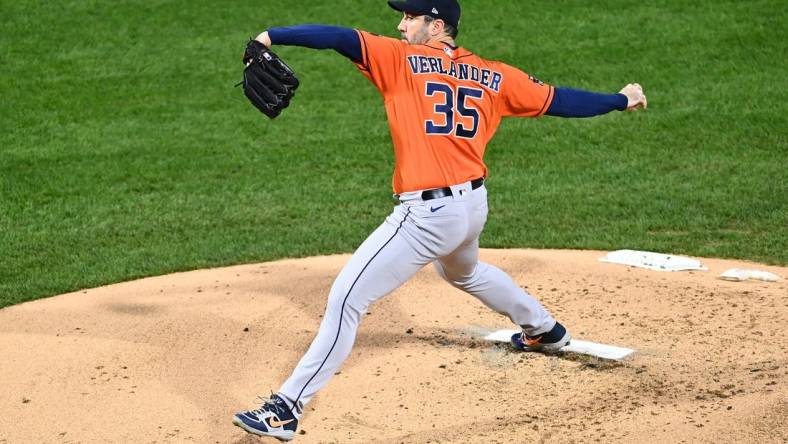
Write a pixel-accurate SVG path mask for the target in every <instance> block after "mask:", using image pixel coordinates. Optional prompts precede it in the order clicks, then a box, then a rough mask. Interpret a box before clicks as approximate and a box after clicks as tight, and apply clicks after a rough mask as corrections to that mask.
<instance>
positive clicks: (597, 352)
mask: <svg viewBox="0 0 788 444" xmlns="http://www.w3.org/2000/svg"><path fill="white" fill-rule="evenodd" d="M519 332H520V330H498V331H495V332H492V333H490V334H488V335H487V336H485V337H484V339H485V340H487V341H493V342H506V343H509V342H511V339H512V335H513V334H515V333H519ZM560 351H561V352H573V353H582V354H584V355H591V356H596V357H598V358H602V359H612V360H615V361H620V360H622V359H624V358H626V357H627V356H630V355H632V354H633V353H635V350H632V349H631V348H624V347H616V346H615V345H607V344H598V343H596V342H590V341H581V340H579V339H574V338H573V339H572V341H571V342H570V343H569V345H567V346H566V347H564V348H562V349H561V350H560Z"/></svg>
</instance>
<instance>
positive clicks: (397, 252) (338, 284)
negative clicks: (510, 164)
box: [279, 182, 556, 416]
mask: <svg viewBox="0 0 788 444" xmlns="http://www.w3.org/2000/svg"><path fill="white" fill-rule="evenodd" d="M451 188H452V194H453V195H452V196H448V197H443V198H439V199H431V200H428V201H424V200H422V199H421V193H420V192H411V193H404V194H402V195H400V196H399V198H400V202H401V203H400V205H397V206H396V207H395V208H394V211H393V212H392V213H391V215H389V216H388V217H387V218H386V221H385V222H384V223H383V224H381V225H380V226H379V227H378V228H377V229H376V230H375V231H374V232H373V233H372V234H371V235H370V236H369V237H368V238H367V239H366V240H365V241H364V242H363V243H362V244H361V246H360V247H359V248H358V250H356V252H355V253H354V254H353V257H352V258H351V259H350V261H349V262H348V263H347V265H345V267H344V268H343V269H342V271H341V272H340V273H339V276H338V277H337V278H336V280H335V281H334V284H333V286H332V287H331V292H330V293H329V296H328V304H327V306H326V313H325V316H324V317H323V321H322V323H321V324H320V330H319V331H318V333H317V336H316V337H315V339H314V340H313V341H312V345H310V347H309V350H307V352H306V354H305V355H304V356H303V357H302V358H301V360H300V361H299V362H298V365H297V366H296V368H295V370H294V371H293V374H292V375H291V376H290V378H288V379H287V381H286V382H285V383H284V385H282V387H281V388H280V389H279V394H280V395H281V396H283V397H284V398H285V400H286V401H288V403H289V404H290V406H291V408H292V407H293V405H294V404H295V405H297V406H298V408H296V409H293V412H294V413H296V415H297V416H300V413H301V412H302V411H303V406H304V405H306V404H307V403H308V402H309V401H310V400H311V399H312V397H313V396H314V395H315V394H316V393H317V392H318V391H319V390H320V389H321V388H322V387H323V386H324V385H325V384H326V383H327V382H328V381H329V379H330V378H331V376H333V375H334V373H336V372H337V371H338V370H339V368H340V366H341V365H342V363H343V362H344V361H345V359H346V358H347V356H348V355H349V354H350V350H351V349H352V348H353V343H354V342H355V339H356V331H357V329H358V325H359V321H360V320H361V317H362V316H363V315H364V314H365V313H366V312H367V308H368V307H369V305H370V304H371V303H373V302H375V301H377V300H378V299H380V298H382V297H383V296H385V295H387V294H389V293H391V292H392V291H394V290H396V289H397V288H398V287H399V286H400V285H402V284H403V283H405V282H406V281H407V280H408V279H410V278H411V277H412V276H413V275H414V274H416V273H417V272H418V271H419V270H420V269H421V268H422V267H424V266H425V265H427V264H429V263H433V264H434V265H435V269H436V270H437V272H438V274H439V275H440V276H441V277H443V278H444V279H445V280H446V281H448V282H449V283H450V284H451V285H453V286H455V287H457V288H459V289H461V290H464V291H466V292H467V293H470V294H471V295H473V296H475V297H477V298H478V299H479V300H480V301H481V302H483V303H484V304H485V305H487V306H488V307H490V308H491V309H493V310H495V311H497V312H498V313H501V314H504V315H507V316H508V317H509V319H511V320H512V322H514V323H515V324H517V325H520V326H522V327H523V329H524V330H525V332H526V333H528V334H529V335H536V334H541V333H544V332H547V331H550V330H551V329H552V328H553V327H554V326H555V322H556V321H555V319H553V317H552V316H550V314H549V313H548V312H547V311H546V310H545V309H544V307H543V306H542V305H541V304H540V303H539V302H538V301H537V300H536V299H534V298H533V297H532V296H531V295H529V294H528V293H527V292H525V291H524V290H523V289H522V288H520V287H519V286H518V285H517V284H515V283H514V281H512V279H511V277H509V275H507V274H506V273H504V272H503V271H501V270H500V269H498V268H496V267H494V266H492V265H489V264H485V263H483V262H479V235H480V234H481V232H482V229H483V228H484V224H485V222H486V220H487V190H486V188H485V187H484V186H481V187H479V188H477V189H475V190H472V189H471V184H470V182H466V183H463V184H460V185H456V186H452V187H451Z"/></svg>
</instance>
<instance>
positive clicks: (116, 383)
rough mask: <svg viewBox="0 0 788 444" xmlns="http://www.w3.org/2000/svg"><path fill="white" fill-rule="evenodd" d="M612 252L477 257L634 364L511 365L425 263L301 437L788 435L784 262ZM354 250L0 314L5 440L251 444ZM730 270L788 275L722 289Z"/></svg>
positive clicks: (532, 356) (390, 302)
mask: <svg viewBox="0 0 788 444" xmlns="http://www.w3.org/2000/svg"><path fill="white" fill-rule="evenodd" d="M603 254H604V253H603V252H594V251H581V252H578V251H540V250H483V251H482V260H484V261H487V262H490V263H493V264H495V265H498V266H500V267H501V268H503V269H504V270H506V271H507V272H509V273H510V274H511V275H512V277H513V278H514V279H515V281H516V282H518V283H520V284H521V285H523V286H524V287H525V288H527V289H528V291H529V292H531V293H532V294H533V295H534V296H536V297H537V298H538V299H540V300H541V301H542V302H543V303H544V304H545V306H547V307H548V309H549V310H551V312H552V313H553V314H554V315H555V316H556V317H557V318H558V319H559V320H560V321H561V322H562V323H563V324H564V325H566V326H567V327H568V328H569V329H570V330H571V331H572V332H573V334H574V336H575V337H576V338H582V339H587V340H592V341H596V342H604V343H609V344H615V345H620V346H626V347H630V348H634V349H637V351H638V353H637V354H636V355H635V356H634V357H633V358H632V359H629V360H627V361H623V362H606V361H600V360H596V359H593V358H588V357H583V356H580V355H569V354H565V355H558V356H546V355H542V354H536V353H518V352H514V351H512V350H511V349H510V348H509V347H508V346H504V345H498V344H492V343H487V342H484V341H482V340H481V339H479V338H480V336H481V335H483V334H484V333H486V332H489V331H492V330H496V329H501V328H513V326H512V324H511V323H510V322H509V320H508V319H506V318H505V317H504V316H501V315H499V314H497V313H494V312H492V311H491V310H489V309H487V308H486V307H484V306H483V305H481V304H480V303H479V302H478V301H477V300H475V299H474V298H473V297H471V296H469V295H466V294H465V293H462V292H460V291H459V290H456V289H454V288H452V287H450V286H449V285H448V284H446V283H445V282H443V281H442V280H441V279H440V278H439V277H438V276H437V275H436V274H435V272H434V271H433V270H432V269H431V267H428V268H426V269H425V270H423V271H422V272H421V273H419V274H418V275H417V276H416V277H415V278H414V279H413V280H411V281H410V282H408V283H407V284H405V285H404V286H403V287H402V288H400V289H399V290H397V291H396V292H395V293H393V294H391V295H389V296H388V297H386V298H384V299H383V300H382V301H380V302H378V303H377V304H374V305H373V306H372V307H371V308H370V312H369V314H368V315H366V316H365V318H364V320H363V322H362V324H361V328H360V330H359V335H358V339H357V342H356V346H355V348H354V350H353V352H352V353H351V355H350V358H349V359H348V360H347V362H346V363H345V365H344V367H343V368H342V370H341V371H340V372H339V373H338V374H336V376H335V377H334V378H333V379H332V380H331V382H330V383H329V384H328V386H327V387H326V388H325V389H324V390H323V391H321V392H320V393H319V394H318V395H317V396H316V397H315V399H314V400H313V402H312V403H310V404H309V405H308V406H307V409H306V414H305V416H304V418H303V419H302V421H301V424H300V425H301V427H300V433H299V434H298V435H297V436H296V440H295V441H294V442H296V443H304V444H306V443H392V444H393V443H428V442H432V443H527V442H644V443H645V442H671V443H675V442H692V443H695V442H708V443H712V442H714V443H719V442H758V443H762V442H786V441H788V420H786V418H788V388H787V387H786V382H788V334H787V333H788V285H787V284H786V281H785V280H784V279H785V278H786V277H788V268H786V267H773V266H765V265H758V264H752V263H747V262H743V261H731V260H716V259H704V260H702V263H703V264H704V265H705V266H707V267H709V269H710V270H709V271H705V272H700V271H698V272H680V273H666V272H657V271H649V270H643V269H635V268H629V267H624V266H620V265H612V264H605V263H600V262H598V261H597V259H598V258H599V257H601V256H602V255H603ZM348 257H349V256H347V255H341V256H329V257H316V258H307V259H299V260H283V261H278V262H271V263H264V264H256V265H244V266H237V267H230V268H222V269H213V270H200V271H194V272H188V273H179V274H175V275H170V276H161V277H155V278H149V279H143V280H139V281H135V282H127V283H122V284H117V285H112V286H108V287H102V288H97V289H92V290H87V291H80V292H76V293H72V294H67V295H62V296H58V297H54V298H49V299H45V300H39V301H35V302H30V303H26V304H22V305H19V306H14V307H9V308H5V309H2V310H0V356H2V359H0V381H2V382H0V386H1V387H2V390H0V391H1V392H2V396H0V443H3V444H6V443H9V444H10V443H34V442H35V443H107V442H117V443H170V442H173V443H174V442H197V443H255V442H277V441H275V440H273V439H261V438H255V437H251V436H247V435H246V434H245V433H244V432H243V431H241V430H240V429H238V428H237V427H235V426H233V425H232V424H231V418H232V415H233V414H234V413H235V412H237V411H239V410H245V409H247V408H250V407H256V405H255V404H254V398H255V395H257V394H260V395H263V396H267V395H268V394H269V393H270V392H271V391H275V390H277V389H278V388H279V384H281V383H282V382H283V380H284V379H285V378H286V377H287V376H288V375H289V372H290V371H291V370H292V368H293V366H294V365H295V364H296V362H297V361H298V359H299V358H300V356H301V354H302V353H303V352H304V351H305V350H306V348H307V346H308V345H309V343H310V342H311V339H312V338H313V336H314V334H315V332H316V331H317V328H318V325H319V323H320V318H321V315H322V313H323V309H324V307H325V301H326V295H327V292H328V289H329V287H330V285H331V283H332V281H333V279H334V277H335V276H336V274H337V273H338V272H339V270H340V269H341V267H342V266H343V265H344V263H345V262H346V261H347V259H348ZM729 268H758V269H761V270H767V271H771V272H773V273H776V274H778V275H779V276H781V277H782V278H783V279H782V280H780V281H779V282H776V283H765V282H757V281H748V282H726V281H721V280H719V279H717V276H718V275H719V274H720V273H721V272H722V271H725V270H727V269H729Z"/></svg>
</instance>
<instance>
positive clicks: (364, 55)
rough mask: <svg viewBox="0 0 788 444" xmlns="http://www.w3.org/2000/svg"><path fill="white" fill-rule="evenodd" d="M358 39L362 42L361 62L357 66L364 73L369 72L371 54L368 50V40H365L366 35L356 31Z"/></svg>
mask: <svg viewBox="0 0 788 444" xmlns="http://www.w3.org/2000/svg"><path fill="white" fill-rule="evenodd" d="M356 32H357V33H358V37H359V39H360V40H361V62H357V63H356V66H358V67H359V69H361V70H363V71H367V72H369V53H368V50H367V40H366V39H365V38H364V33H363V32H361V31H359V30H356Z"/></svg>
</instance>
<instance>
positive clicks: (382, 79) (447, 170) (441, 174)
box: [356, 31, 553, 193]
mask: <svg viewBox="0 0 788 444" xmlns="http://www.w3.org/2000/svg"><path fill="white" fill-rule="evenodd" d="M358 33H359V37H360V39H361V48H362V49H361V50H362V61H361V62H360V63H357V64H356V65H357V66H358V68H359V69H360V70H361V71H362V72H363V73H364V75H365V76H366V77H367V78H368V79H369V80H371V81H372V83H374V84H375V86H376V87H377V88H378V90H379V91H380V92H381V94H382V95H383V100H384V103H385V106H386V114H387V116H388V122H389V129H390V131H391V138H392V142H393V145H394V156H395V160H396V165H395V167H394V178H393V187H394V192H395V193H403V192H407V191H416V190H423V189H430V188H442V187H445V186H449V185H456V184H459V183H463V182H466V181H469V180H473V179H476V178H479V177H487V166H486V165H485V164H484V160H483V158H484V150H485V148H486V147H487V143H488V142H489V141H490V139H492V137H493V135H495V131H496V130H497V129H498V125H499V124H500V123H501V118H502V117H507V116H525V117H537V116H541V115H542V114H544V113H545V111H547V108H548V107H549V106H550V102H551V101H552V99H553V87H551V86H550V85H546V84H544V83H543V82H540V81H539V80H536V79H534V78H533V77H531V76H529V75H528V74H526V73H524V72H522V71H520V70H519V69H517V68H514V67H511V66H509V65H506V64H504V63H501V62H495V61H490V60H485V59H483V58H481V57H479V56H477V55H475V54H473V53H471V52H469V51H467V50H465V49H463V48H455V47H452V46H450V45H448V44H446V43H443V42H439V41H435V40H433V41H431V42H428V43H427V44H424V45H410V44H408V43H406V42H403V41H401V40H396V39H393V38H389V37H382V36H378V35H375V34H371V33H368V32H365V31H358Z"/></svg>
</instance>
